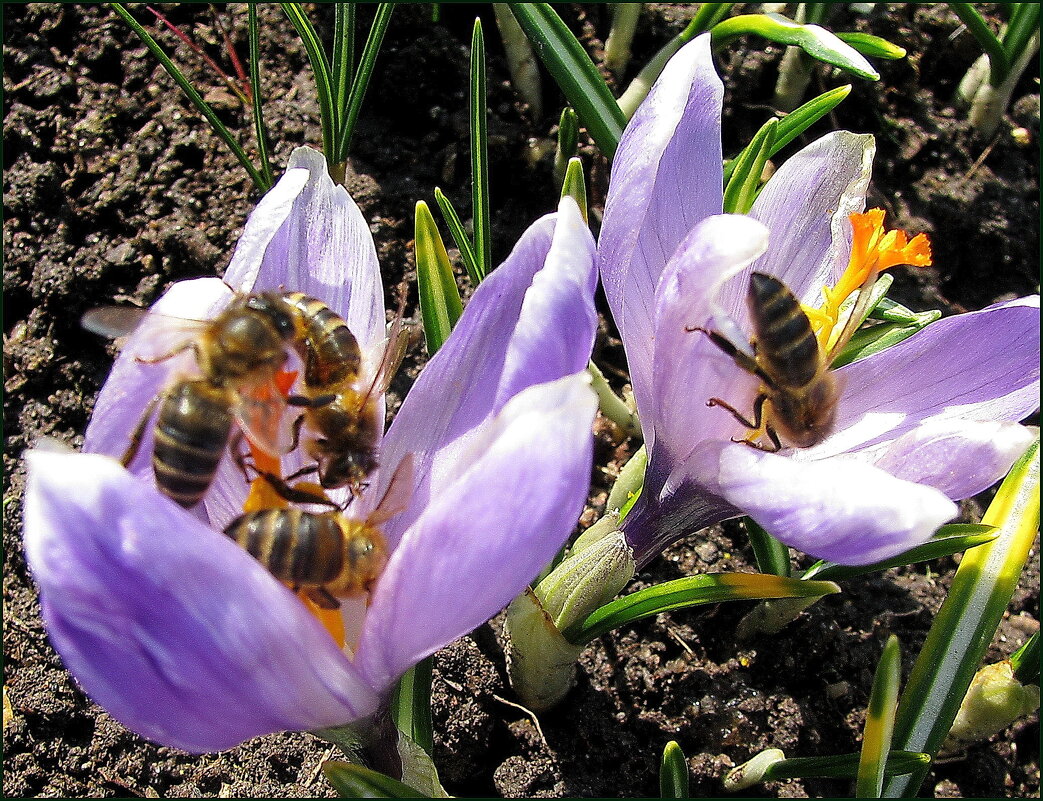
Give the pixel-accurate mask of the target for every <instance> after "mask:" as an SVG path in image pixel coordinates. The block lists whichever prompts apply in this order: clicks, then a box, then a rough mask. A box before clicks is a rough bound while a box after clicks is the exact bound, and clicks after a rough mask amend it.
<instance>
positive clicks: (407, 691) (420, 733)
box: [391, 657, 434, 756]
mask: <svg viewBox="0 0 1043 801" xmlns="http://www.w3.org/2000/svg"><path fill="white" fill-rule="evenodd" d="M432 666H433V662H432V659H431V657H427V658H426V659H421V660H420V661H419V662H417V663H416V664H415V665H413V667H411V668H410V669H409V670H407V671H406V672H405V673H404V674H403V676H402V678H400V679H399V680H398V684H396V685H395V689H394V692H393V693H392V694H391V719H392V720H394V721H395V726H396V728H398V730H399V731H400V732H402V733H403V734H404V735H406V736H407V737H408V738H409V739H411V740H412V741H413V742H414V743H416V744H417V745H419V746H420V747H421V748H423V749H424V751H426V752H427V755H428V756H430V755H431V754H432V752H433V750H434V729H433V726H432V723H431V670H432Z"/></svg>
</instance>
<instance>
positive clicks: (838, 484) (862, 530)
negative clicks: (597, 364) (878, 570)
mask: <svg viewBox="0 0 1043 801" xmlns="http://www.w3.org/2000/svg"><path fill="white" fill-rule="evenodd" d="M690 462H691V463H690V465H689V471H690V473H691V474H692V475H693V476H696V477H698V480H699V483H700V484H702V486H703V487H704V488H705V490H706V491H707V492H709V493H712V494H714V495H717V496H719V497H721V498H723V499H724V500H726V501H728V502H729V503H731V504H732V505H734V506H735V507H736V508H737V509H739V510H741V511H742V512H743V513H745V514H748V515H749V516H750V517H751V518H753V520H755V521H756V522H757V523H758V524H759V525H761V526H762V527H763V528H764V529H765V531H767V532H768V533H769V534H771V535H772V536H773V537H775V538H777V539H779V540H781V541H782V542H783V543H785V544H786V545H789V546H791V547H793V548H797V549H798V550H801V551H804V552H805V553H808V554H811V555H812V556H817V557H819V558H821V559H830V560H832V561H834V562H839V563H840V564H845V565H865V564H871V563H873V562H878V561H880V560H882V559H886V558H888V557H890V556H894V555H896V554H899V553H901V552H903V551H905V550H908V549H909V548H911V547H913V546H915V545H918V544H920V543H922V542H924V541H926V540H927V539H929V538H930V537H931V535H932V534H933V533H934V532H935V531H936V530H937V529H938V527H939V526H941V525H942V524H943V523H945V522H946V521H948V520H952V518H954V517H955V516H956V512H957V508H956V505H955V504H954V503H953V502H952V501H950V500H949V499H948V498H946V497H945V496H944V495H943V494H942V493H941V492H939V491H938V490H936V489H934V488H933V487H926V486H922V485H920V484H914V483H912V482H909V481H903V480H901V479H898V478H895V477H894V476H891V475H890V474H888V473H886V472H884V471H883V470H880V469H879V468H876V467H874V466H872V465H869V464H866V463H865V462H863V461H861V460H859V459H856V458H852V457H846V456H837V457H834V458H832V459H825V460H822V461H816V462H799V461H796V460H794V459H790V458H788V457H786V456H782V455H780V454H775V453H765V452H763V451H759V450H757V449H755V448H751V447H749V446H747V445H741V444H736V443H732V442H720V441H718V442H707V443H704V444H703V445H702V446H700V447H699V448H698V449H697V450H696V451H695V452H694V453H693V454H692V458H691V460H690Z"/></svg>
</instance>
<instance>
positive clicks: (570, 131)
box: [554, 106, 579, 186]
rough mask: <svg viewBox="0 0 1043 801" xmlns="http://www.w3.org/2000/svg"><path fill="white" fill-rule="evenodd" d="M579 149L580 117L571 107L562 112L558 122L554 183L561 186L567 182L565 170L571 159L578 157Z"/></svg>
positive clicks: (566, 107)
mask: <svg viewBox="0 0 1043 801" xmlns="http://www.w3.org/2000/svg"><path fill="white" fill-rule="evenodd" d="M578 148H579V117H577V116H576V112H575V111H574V110H573V108H572V107H571V106H565V108H563V109H562V110H561V120H560V121H559V122H558V145H557V147H556V148H555V150H554V183H555V185H556V186H561V184H562V182H563V181H564V180H565V170H566V169H567V168H568V166H569V159H571V158H572V157H573V156H575V155H576V151H577V149H578Z"/></svg>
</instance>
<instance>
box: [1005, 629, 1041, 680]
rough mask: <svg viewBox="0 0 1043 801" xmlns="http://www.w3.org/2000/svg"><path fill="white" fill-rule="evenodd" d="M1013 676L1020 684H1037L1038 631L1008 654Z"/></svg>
mask: <svg viewBox="0 0 1043 801" xmlns="http://www.w3.org/2000/svg"><path fill="white" fill-rule="evenodd" d="M1010 665H1011V667H1012V668H1014V678H1016V679H1017V680H1018V681H1020V682H1021V683H1022V684H1039V631H1038V630H1037V631H1036V632H1035V633H1034V634H1033V635H1032V636H1031V637H1029V639H1028V642H1026V643H1025V644H1024V645H1023V646H1021V647H1020V648H1019V649H1018V650H1017V651H1015V652H1014V653H1013V654H1011V656H1010Z"/></svg>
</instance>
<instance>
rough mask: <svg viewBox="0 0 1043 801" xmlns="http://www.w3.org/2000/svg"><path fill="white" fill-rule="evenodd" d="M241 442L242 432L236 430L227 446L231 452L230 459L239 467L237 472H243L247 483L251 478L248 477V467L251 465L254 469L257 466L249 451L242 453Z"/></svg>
mask: <svg viewBox="0 0 1043 801" xmlns="http://www.w3.org/2000/svg"><path fill="white" fill-rule="evenodd" d="M242 444H243V432H242V431H236V432H235V433H234V434H233V435H232V441H231V442H229V443H228V448H229V450H230V451H231V453H232V459H233V461H235V466H236V467H238V468H239V472H240V473H242V474H243V479H245V481H246V483H247V484H249V483H250V482H251V481H252V479H251V478H250V473H249V469H250V468H251V467H252V468H253V469H254V470H256V469H257V466H256V465H254V463H253V459H252V458H251V457H250V454H249V453H244V452H243V449H242V447H241V446H242Z"/></svg>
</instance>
